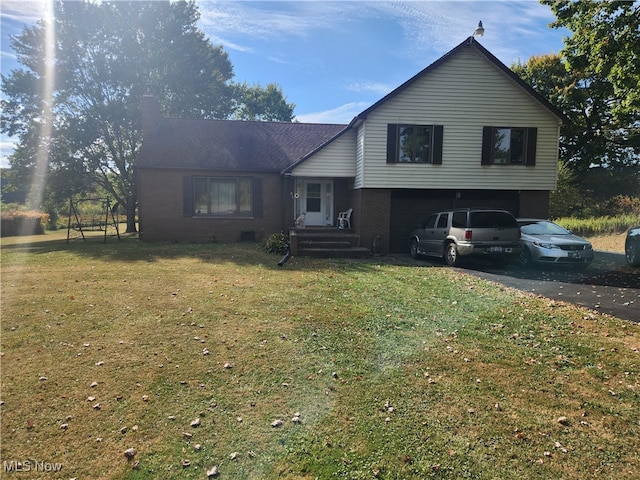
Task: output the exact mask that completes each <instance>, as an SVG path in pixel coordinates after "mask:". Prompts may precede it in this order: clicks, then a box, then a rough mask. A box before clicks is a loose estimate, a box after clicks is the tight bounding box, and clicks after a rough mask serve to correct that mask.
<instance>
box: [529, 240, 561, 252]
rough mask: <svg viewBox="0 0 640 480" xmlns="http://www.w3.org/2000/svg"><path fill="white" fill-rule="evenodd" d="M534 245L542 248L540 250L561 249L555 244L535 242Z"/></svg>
mask: <svg viewBox="0 0 640 480" xmlns="http://www.w3.org/2000/svg"><path fill="white" fill-rule="evenodd" d="M533 244H534V245H535V246H536V247H540V248H547V249H550V250H552V249H554V248H560V247H559V246H558V245H554V244H553V243H542V242H533Z"/></svg>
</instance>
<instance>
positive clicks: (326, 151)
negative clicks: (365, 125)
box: [292, 129, 356, 178]
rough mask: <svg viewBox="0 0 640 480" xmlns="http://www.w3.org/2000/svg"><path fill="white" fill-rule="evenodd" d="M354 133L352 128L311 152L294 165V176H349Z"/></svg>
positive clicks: (352, 159)
mask: <svg viewBox="0 0 640 480" xmlns="http://www.w3.org/2000/svg"><path fill="white" fill-rule="evenodd" d="M355 139H356V133H355V132H354V130H353V129H351V130H349V131H347V132H345V133H344V134H343V135H342V136H340V137H338V138H336V139H335V140H334V141H333V142H331V143H329V144H328V145H326V146H325V147H324V148H322V149H321V150H319V151H318V152H316V153H315V154H313V155H312V156H311V157H310V158H308V159H307V160H305V161H304V162H303V163H302V164H300V165H299V166H297V167H295V168H294V169H293V171H292V174H293V175H294V176H296V177H334V178H338V177H349V178H353V177H354V176H355V174H356V171H355V152H356V140H355Z"/></svg>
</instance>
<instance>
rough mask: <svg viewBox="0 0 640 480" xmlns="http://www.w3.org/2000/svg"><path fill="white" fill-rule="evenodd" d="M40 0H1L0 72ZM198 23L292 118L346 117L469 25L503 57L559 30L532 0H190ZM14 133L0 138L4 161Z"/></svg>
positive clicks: (10, 64) (238, 75)
mask: <svg viewBox="0 0 640 480" xmlns="http://www.w3.org/2000/svg"><path fill="white" fill-rule="evenodd" d="M46 3H47V0H2V3H0V21H1V40H2V51H1V57H0V61H1V64H0V65H1V71H2V74H3V75H7V74H9V73H10V72H11V70H12V69H15V68H19V67H20V65H19V64H18V63H16V58H15V52H13V50H12V49H11V46H10V42H9V39H10V35H16V34H19V33H20V32H21V31H22V29H23V28H24V26H25V25H33V24H34V23H35V22H36V21H37V20H38V19H40V18H43V17H44V12H45V6H46ZM197 4H198V7H199V9H200V14H201V19H200V23H199V27H200V28H201V30H202V31H203V32H204V33H205V34H206V36H207V37H208V38H209V39H210V40H211V42H212V43H213V44H214V45H222V46H223V48H224V50H225V51H226V52H227V54H228V55H229V59H230V61H231V63H232V65H233V68H234V78H233V80H234V81H235V82H246V83H248V84H250V85H261V86H263V87H264V86H266V85H267V84H269V83H276V84H278V85H279V86H280V87H281V88H282V91H283V93H284V95H285V96H286V99H287V101H288V102H290V103H294V104H295V105H296V107H295V110H294V114H295V116H296V119H297V120H298V121H300V122H311V123H343V124H346V123H349V121H351V119H352V118H353V117H354V116H356V115H357V114H358V113H360V112H362V111H363V110H365V109H367V108H368V107H369V106H371V105H372V104H373V103H375V102H376V101H378V100H379V99H380V98H382V97H383V96H385V95H386V94H388V93H389V92H391V91H392V90H393V89H395V88H396V87H398V86H400V85H401V84H402V83H404V82H405V81H406V80H408V79H409V78H411V77H413V76H414V75H415V74H417V73H418V72H420V71H421V70H423V69H424V68H426V67H427V66H429V65H430V64H431V63H433V62H435V61H436V60H437V59H438V58H440V57H441V56H442V55H444V54H446V53H447V52H448V51H450V50H451V49H453V48H454V47H456V46H457V45H458V44H460V43H461V42H463V41H464V40H465V39H466V38H468V37H469V36H470V35H472V34H473V32H474V30H475V28H476V26H477V25H478V22H479V21H482V23H483V26H484V28H485V33H484V36H482V37H481V38H477V40H478V41H479V42H480V43H481V44H482V45H483V46H484V47H486V48H487V49H488V50H489V51H491V53H493V54H494V55H495V56H496V57H497V58H498V59H499V60H501V61H502V62H503V63H504V64H506V65H507V66H510V65H511V64H513V63H516V62H518V61H521V62H526V61H527V60H528V59H529V58H530V57H531V56H533V55H542V54H548V53H557V52H559V51H560V50H561V49H562V47H563V45H564V43H563V38H564V37H565V36H567V35H568V34H569V32H568V31H566V30H557V29H552V28H550V27H549V24H550V23H551V22H553V21H554V19H555V17H554V16H553V14H552V12H551V9H550V8H549V7H548V6H545V5H541V4H540V3H539V2H538V1H537V0H506V1H498V0H467V1H464V0H444V1H436V0H424V1H402V0H398V1H380V0H374V1H365V0H341V1H318V0H297V1H257V0H256V1H248V2H246V1H237V0H223V1H214V0H197ZM14 142H15V139H12V138H7V137H6V136H5V135H4V134H3V136H2V138H1V139H0V149H1V152H0V167H8V166H9V162H8V157H9V155H11V153H12V151H13V145H14Z"/></svg>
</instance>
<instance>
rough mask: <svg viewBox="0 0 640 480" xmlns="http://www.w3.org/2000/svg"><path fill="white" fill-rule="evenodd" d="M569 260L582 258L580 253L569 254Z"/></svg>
mask: <svg viewBox="0 0 640 480" xmlns="http://www.w3.org/2000/svg"><path fill="white" fill-rule="evenodd" d="M569 258H580V254H579V253H578V252H569Z"/></svg>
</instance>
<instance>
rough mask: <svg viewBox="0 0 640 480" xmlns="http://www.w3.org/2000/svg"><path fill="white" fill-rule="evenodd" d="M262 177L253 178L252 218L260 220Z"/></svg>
mask: <svg viewBox="0 0 640 480" xmlns="http://www.w3.org/2000/svg"><path fill="white" fill-rule="evenodd" d="M262 205H263V201H262V177H253V217H254V218H262V215H263V213H262Z"/></svg>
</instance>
